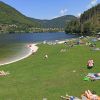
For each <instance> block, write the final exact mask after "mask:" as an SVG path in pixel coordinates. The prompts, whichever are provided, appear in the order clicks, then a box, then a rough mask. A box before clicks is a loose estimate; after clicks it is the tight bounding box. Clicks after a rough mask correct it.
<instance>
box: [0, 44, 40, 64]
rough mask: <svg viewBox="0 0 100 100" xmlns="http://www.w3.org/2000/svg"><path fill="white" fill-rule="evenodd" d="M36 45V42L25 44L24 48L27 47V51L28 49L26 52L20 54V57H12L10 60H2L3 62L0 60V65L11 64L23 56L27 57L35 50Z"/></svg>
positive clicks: (23, 57)
mask: <svg viewBox="0 0 100 100" xmlns="http://www.w3.org/2000/svg"><path fill="white" fill-rule="evenodd" d="M36 45H37V44H27V45H26V48H27V49H29V51H28V53H27V54H24V55H22V57H20V58H14V59H13V60H11V61H9V60H7V61H4V62H0V66H2V65H7V64H11V63H14V62H17V61H20V60H22V59H25V58H27V57H29V56H30V55H32V54H33V53H35V52H37V50H38V46H36Z"/></svg>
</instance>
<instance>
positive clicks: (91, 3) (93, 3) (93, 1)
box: [87, 0, 98, 8]
mask: <svg viewBox="0 0 100 100" xmlns="http://www.w3.org/2000/svg"><path fill="white" fill-rule="evenodd" d="M97 1H98V0H91V2H90V3H89V4H88V6H87V8H91V7H92V6H95V5H96V4H97Z"/></svg>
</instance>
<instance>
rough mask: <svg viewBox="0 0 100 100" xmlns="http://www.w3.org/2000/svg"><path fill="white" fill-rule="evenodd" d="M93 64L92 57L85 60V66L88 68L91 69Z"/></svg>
mask: <svg viewBox="0 0 100 100" xmlns="http://www.w3.org/2000/svg"><path fill="white" fill-rule="evenodd" d="M93 66H94V61H93V59H89V60H88V62H87V68H88V69H91V68H92V67H93Z"/></svg>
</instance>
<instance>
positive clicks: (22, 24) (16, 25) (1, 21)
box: [0, 1, 40, 33]
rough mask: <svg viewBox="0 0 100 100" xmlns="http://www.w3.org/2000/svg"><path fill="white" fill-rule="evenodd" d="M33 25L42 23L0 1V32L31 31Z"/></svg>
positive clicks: (36, 25)
mask: <svg viewBox="0 0 100 100" xmlns="http://www.w3.org/2000/svg"><path fill="white" fill-rule="evenodd" d="M32 27H40V25H39V24H38V23H37V22H35V21H31V20H30V19H29V18H27V17H26V16H24V15H23V14H21V13H20V12H18V11H17V10H16V9H14V8H13V7H11V6H9V5H7V4H5V3H3V2H1V1H0V32H2V33H3V32H15V31H20V32H21V31H29V30H30V28H32Z"/></svg>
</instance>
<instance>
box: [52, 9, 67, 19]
mask: <svg viewBox="0 0 100 100" xmlns="http://www.w3.org/2000/svg"><path fill="white" fill-rule="evenodd" d="M67 12H68V9H66V8H65V9H61V10H60V11H59V14H58V15H56V16H54V17H52V18H57V17H60V16H64V15H67Z"/></svg>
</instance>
